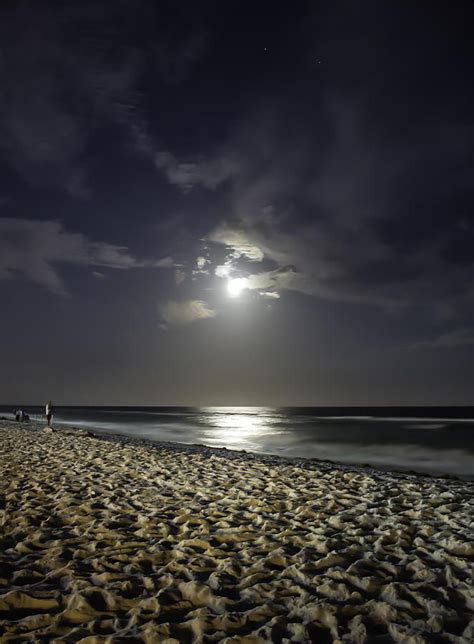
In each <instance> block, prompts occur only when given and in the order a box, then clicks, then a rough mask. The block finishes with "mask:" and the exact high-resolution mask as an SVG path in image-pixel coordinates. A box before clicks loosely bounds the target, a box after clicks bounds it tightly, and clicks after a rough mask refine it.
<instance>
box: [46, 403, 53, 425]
mask: <svg viewBox="0 0 474 644" xmlns="http://www.w3.org/2000/svg"><path fill="white" fill-rule="evenodd" d="M52 418H53V403H52V402H51V401H49V402H47V403H46V424H47V425H48V427H50V426H51V419H52Z"/></svg>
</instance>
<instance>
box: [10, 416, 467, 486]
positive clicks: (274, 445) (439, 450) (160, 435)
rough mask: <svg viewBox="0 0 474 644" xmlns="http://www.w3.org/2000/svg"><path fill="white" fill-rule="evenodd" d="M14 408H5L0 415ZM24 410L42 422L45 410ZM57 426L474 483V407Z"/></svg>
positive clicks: (77, 420)
mask: <svg viewBox="0 0 474 644" xmlns="http://www.w3.org/2000/svg"><path fill="white" fill-rule="evenodd" d="M15 408H16V406H15V405H13V406H8V407H5V406H3V407H1V406H0V416H4V417H7V418H13V414H12V412H13V410H14V409H15ZM22 409H23V410H24V411H26V412H27V413H28V414H30V418H31V420H32V421H38V422H40V423H44V416H43V415H42V414H44V408H43V407H41V408H40V407H34V406H29V407H28V406H27V405H22ZM53 423H54V424H56V425H58V426H61V425H68V426H73V427H82V428H87V429H90V430H94V431H95V432H97V433H109V434H110V433H112V434H121V435H125V436H133V437H139V438H146V439H149V440H155V441H172V442H177V443H186V444H201V445H208V446H210V447H226V448H227V449H232V450H246V451H248V452H256V453H262V454H275V455H278V456H284V457H304V458H318V459H325V460H330V461H337V462H340V463H351V464H357V465H360V464H367V465H373V466H375V467H381V468H384V469H402V470H413V471H416V472H424V473H431V474H453V475H456V476H460V477H463V478H468V479H474V408H473V407H295V408H290V407H286V408H276V407H200V408H197V407H56V408H55V414H54V419H53Z"/></svg>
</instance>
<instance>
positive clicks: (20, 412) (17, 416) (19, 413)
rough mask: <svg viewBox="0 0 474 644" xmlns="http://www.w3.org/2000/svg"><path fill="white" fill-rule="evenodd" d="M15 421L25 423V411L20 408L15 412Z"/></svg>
mask: <svg viewBox="0 0 474 644" xmlns="http://www.w3.org/2000/svg"><path fill="white" fill-rule="evenodd" d="M15 420H17V421H18V422H19V423H21V422H23V409H21V408H19V409H17V410H16V412H15Z"/></svg>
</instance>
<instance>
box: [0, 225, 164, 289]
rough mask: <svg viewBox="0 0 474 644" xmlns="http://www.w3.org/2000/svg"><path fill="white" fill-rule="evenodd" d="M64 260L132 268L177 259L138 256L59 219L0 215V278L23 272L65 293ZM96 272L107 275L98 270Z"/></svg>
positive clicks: (21, 274)
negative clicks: (65, 225) (69, 228)
mask: <svg viewBox="0 0 474 644" xmlns="http://www.w3.org/2000/svg"><path fill="white" fill-rule="evenodd" d="M61 264H72V265H77V266H83V267H104V268H112V269H131V268H139V267H157V268H158V267H163V268H169V267H171V266H172V265H173V262H172V260H171V259H170V258H164V259H161V260H152V261H143V260H137V259H136V258H134V257H133V256H132V255H131V254H130V252H129V250H128V248H126V247H124V246H116V245H113V244H108V243H106V242H95V241H92V240H90V239H88V237H86V236H85V235H83V234H81V233H73V232H69V231H67V230H65V229H64V228H63V226H62V224H61V223H60V222H58V221H48V220H44V221H32V220H29V219H12V218H7V217H3V218H0V279H13V278H14V277H16V276H21V277H23V278H26V279H28V280H31V281H32V282H36V283H37V284H40V285H41V286H44V287H46V288H48V289H49V290H51V291H53V292H54V293H58V294H61V295H64V294H65V293H67V289H66V286H65V285H64V283H63V280H62V279H61V276H60V269H59V266H61ZM94 275H96V276H98V277H103V275H102V273H100V272H97V271H94Z"/></svg>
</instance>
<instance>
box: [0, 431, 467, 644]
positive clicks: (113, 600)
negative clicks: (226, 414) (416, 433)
mask: <svg viewBox="0 0 474 644" xmlns="http://www.w3.org/2000/svg"><path fill="white" fill-rule="evenodd" d="M0 498H1V500H2V503H1V505H0V507H1V509H0V516H1V525H2V530H1V532H0V633H1V636H0V641H1V642H23V641H24V642H36V641H38V642H50V641H53V642H75V641H79V642H83V643H84V644H86V643H92V642H119V641H120V642H121V641H122V640H123V641H143V642H150V643H152V642H161V641H168V642H249V643H250V642H266V641H275V642H290V641H291V642H311V641H315V642H331V641H334V642H391V641H396V642H407V643H410V642H415V643H418V642H420V643H421V642H472V641H473V640H474V623H473V621H472V619H473V617H472V609H473V607H474V597H473V593H472V590H471V588H472V558H473V545H472V532H471V533H470V532H469V529H470V525H471V526H472V523H470V522H472V516H473V515H472V508H473V485H472V484H470V483H468V482H463V481H457V480H451V479H447V478H446V479H443V478H430V477H426V476H415V475H410V474H396V473H387V472H377V471H375V470H372V469H363V468H359V469H357V468H355V467H354V468H351V467H347V466H346V467H344V466H337V465H332V464H328V463H319V462H315V461H307V462H305V461H304V460H302V459H299V460H295V461H292V462H290V461H288V462H285V461H283V460H281V459H277V458H272V457H260V456H254V455H251V454H245V453H238V452H229V451H226V450H217V449H210V448H202V447H201V448H198V447H190V446H187V447H186V446H182V447H179V446H174V445H171V444H170V445H166V444H157V445H156V446H152V445H149V444H146V443H145V442H143V441H142V442H140V441H136V442H134V441H130V442H127V441H125V440H119V439H116V440H112V439H105V438H98V437H94V436H93V435H88V433H87V432H84V431H80V430H78V431H72V430H68V431H65V430H64V431H61V430H60V431H55V432H52V431H39V430H34V429H32V428H27V427H24V428H20V427H19V426H18V425H15V424H13V423H8V422H3V423H0ZM470 537H471V541H469V539H470ZM470 620H471V621H470Z"/></svg>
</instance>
